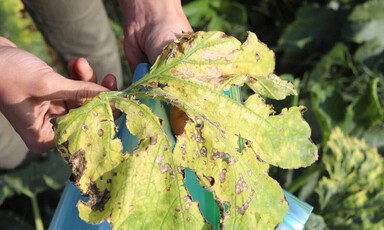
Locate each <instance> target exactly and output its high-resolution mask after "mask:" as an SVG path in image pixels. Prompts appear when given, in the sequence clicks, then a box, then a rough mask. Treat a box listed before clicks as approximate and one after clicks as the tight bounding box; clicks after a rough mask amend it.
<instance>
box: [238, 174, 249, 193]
mask: <svg viewBox="0 0 384 230" xmlns="http://www.w3.org/2000/svg"><path fill="white" fill-rule="evenodd" d="M246 189H248V184H247V183H246V182H245V180H244V178H243V176H241V175H240V179H239V181H238V182H237V183H236V194H240V193H242V192H243V191H244V190H246Z"/></svg>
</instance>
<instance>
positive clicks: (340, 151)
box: [316, 128, 384, 229]
mask: <svg viewBox="0 0 384 230" xmlns="http://www.w3.org/2000/svg"><path fill="white" fill-rule="evenodd" d="M323 163H324V165H325V167H326V170H327V173H328V175H329V176H327V177H323V178H322V179H321V181H320V183H319V185H318V187H317V189H316V191H317V193H318V195H319V200H320V207H321V213H322V216H323V217H324V219H325V221H326V223H327V226H328V227H329V228H331V229H381V228H382V226H383V224H384V222H383V220H384V208H383V206H382V205H381V204H382V203H383V202H384V199H383V197H384V190H383V185H384V161H383V158H382V157H381V156H380V155H379V154H378V152H377V150H376V149H375V148H370V147H368V146H367V145H366V144H365V143H364V142H363V141H360V140H358V139H356V138H352V137H349V136H346V135H344V134H343V133H342V132H341V130H340V129H339V128H336V129H334V130H333V131H332V133H331V136H330V139H329V141H328V143H327V150H326V152H325V154H324V158H323Z"/></svg>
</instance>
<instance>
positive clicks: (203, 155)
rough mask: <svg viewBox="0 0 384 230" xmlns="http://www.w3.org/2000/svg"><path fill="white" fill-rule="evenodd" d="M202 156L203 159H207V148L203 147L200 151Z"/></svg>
mask: <svg viewBox="0 0 384 230" xmlns="http://www.w3.org/2000/svg"><path fill="white" fill-rule="evenodd" d="M200 155H201V156H202V157H207V148H206V147H205V146H203V147H201V149H200Z"/></svg>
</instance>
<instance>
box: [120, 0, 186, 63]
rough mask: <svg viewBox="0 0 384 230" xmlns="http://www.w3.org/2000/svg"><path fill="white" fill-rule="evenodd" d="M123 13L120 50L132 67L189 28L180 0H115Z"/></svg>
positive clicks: (151, 60)
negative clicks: (123, 36)
mask: <svg viewBox="0 0 384 230" xmlns="http://www.w3.org/2000/svg"><path fill="white" fill-rule="evenodd" d="M119 3H120V8H121V10H122V13H123V17H124V34H125V38H124V51H125V56H126V58H127V60H128V63H129V67H130V68H131V70H132V71H133V70H134V69H135V67H136V66H137V64H139V63H140V62H149V63H150V64H153V63H154V62H155V61H156V58H157V56H158V55H159V54H160V53H161V52H162V50H163V49H164V47H165V46H166V45H167V44H168V43H169V42H171V41H173V40H174V39H176V38H178V37H179V36H180V35H182V33H183V32H192V28H191V25H190V24H189V21H188V19H187V17H186V16H185V14H184V12H183V9H182V6H181V2H180V0H119Z"/></svg>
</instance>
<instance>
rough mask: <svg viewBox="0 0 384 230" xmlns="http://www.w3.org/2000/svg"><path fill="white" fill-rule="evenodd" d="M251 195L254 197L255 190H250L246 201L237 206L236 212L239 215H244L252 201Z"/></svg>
mask: <svg viewBox="0 0 384 230" xmlns="http://www.w3.org/2000/svg"><path fill="white" fill-rule="evenodd" d="M253 195H255V190H253V189H252V190H251V194H250V195H249V197H248V199H247V201H246V202H245V203H244V204H243V205H242V206H237V207H236V208H237V212H238V213H239V214H241V215H244V213H245V211H247V209H248V208H249V204H250V203H251V201H252V198H253Z"/></svg>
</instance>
